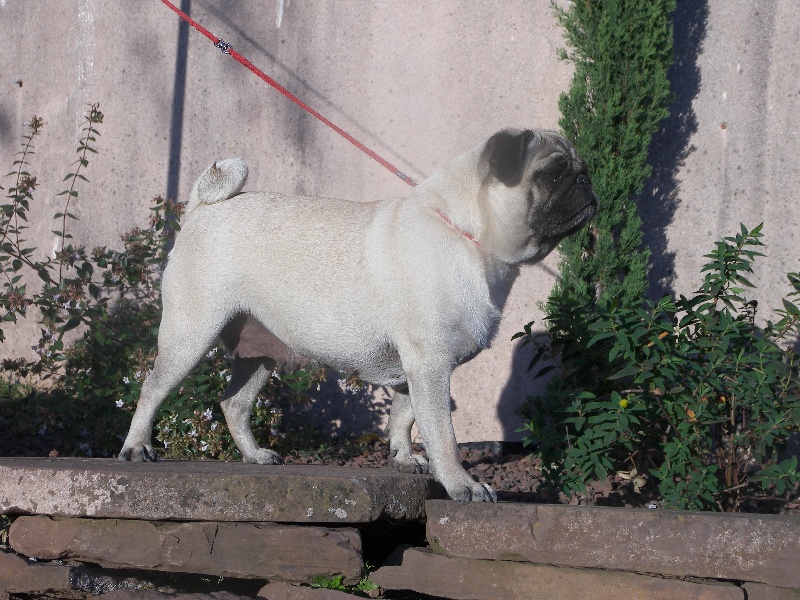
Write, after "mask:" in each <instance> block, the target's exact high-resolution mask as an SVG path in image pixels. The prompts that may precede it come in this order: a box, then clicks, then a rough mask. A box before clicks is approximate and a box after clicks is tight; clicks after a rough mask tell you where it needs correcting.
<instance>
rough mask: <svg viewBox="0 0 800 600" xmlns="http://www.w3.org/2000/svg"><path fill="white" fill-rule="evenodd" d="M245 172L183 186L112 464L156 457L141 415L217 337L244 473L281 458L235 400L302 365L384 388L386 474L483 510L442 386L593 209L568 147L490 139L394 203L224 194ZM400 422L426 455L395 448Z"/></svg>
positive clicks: (399, 444)
mask: <svg viewBox="0 0 800 600" xmlns="http://www.w3.org/2000/svg"><path fill="white" fill-rule="evenodd" d="M246 178H247V166H246V165H245V163H244V162H243V161H242V160H240V159H228V160H223V161H218V162H215V163H214V164H212V165H211V166H210V167H208V169H206V170H205V172H204V173H203V174H202V175H201V176H200V178H199V179H198V180H197V182H196V183H195V185H194V188H193V189H192V192H191V195H190V198H189V202H188V204H187V207H186V214H185V217H184V220H183V223H182V227H181V231H180V233H179V234H178V236H177V238H176V240H175V245H174V248H173V249H172V251H171V253H170V256H169V261H168V265H167V267H166V269H165V271H164V276H163V282H162V292H163V304H164V309H163V316H162V320H161V327H160V330H159V335H158V357H157V358H156V361H155V365H154V368H153V371H152V373H151V374H150V376H149V377H148V378H147V380H146V381H145V382H144V384H143V386H142V392H141V397H140V399H139V403H138V406H137V408H136V413H135V415H134V417H133V422H132V424H131V428H130V431H129V433H128V436H127V439H126V440H125V443H124V446H123V449H122V451H121V453H120V455H119V457H120V459H121V460H135V461H147V460H155V458H156V455H155V453H154V451H153V448H152V446H151V431H152V426H153V420H154V418H155V415H156V412H157V410H158V407H159V406H160V404H161V402H162V401H163V400H164V398H165V396H166V395H167V393H168V392H169V391H170V390H171V389H172V388H173V387H174V386H176V385H177V384H178V383H179V382H180V381H181V379H183V378H184V377H185V376H186V375H187V373H189V371H190V370H191V369H192V368H193V367H194V366H195V365H196V364H197V363H198V361H200V360H201V359H202V357H203V356H204V355H205V354H206V352H207V351H208V350H209V348H210V347H211V346H212V345H213V344H215V343H216V341H217V339H219V338H220V337H221V338H222V339H223V341H224V342H225V343H226V345H227V346H228V348H229V350H230V351H231V356H232V365H231V369H232V377H231V380H230V385H229V387H228V389H227V391H226V392H225V395H224V398H223V401H222V409H223V412H224V414H225V418H226V421H227V423H228V426H229V428H230V431H231V433H232V435H233V438H234V440H235V442H236V444H237V446H238V448H239V450H240V451H241V453H242V456H243V458H244V461H245V462H251V463H261V464H274V463H280V462H281V459H280V457H279V456H278V455H277V454H276V453H275V452H273V451H272V450H269V449H266V448H260V447H259V445H258V443H257V442H256V440H255V438H254V437H253V434H252V432H251V430H250V422H249V418H250V411H251V408H252V404H253V401H254V399H255V397H256V395H257V393H258V391H259V390H260V388H261V387H262V385H263V384H264V383H265V382H266V380H267V379H268V377H269V376H270V373H271V372H272V371H273V369H274V368H276V367H281V366H283V365H285V364H290V365H291V364H293V363H294V364H297V362H298V361H302V360H312V361H316V362H318V363H321V364H324V365H328V366H330V367H331V368H334V369H337V370H340V371H345V372H351V373H357V374H358V377H359V378H361V379H363V380H365V381H368V382H371V383H374V384H377V385H382V386H391V387H392V388H393V389H394V395H393V399H392V407H391V415H390V418H389V430H390V433H389V437H390V445H391V453H392V457H393V465H394V467H395V468H397V469H399V470H401V471H406V472H417V473H424V472H428V471H430V473H432V474H433V476H434V477H435V478H436V480H438V481H439V482H440V483H441V484H442V485H443V486H444V488H445V489H446V491H447V493H448V495H449V496H450V497H451V498H453V499H456V500H476V501H494V500H496V495H495V493H494V492H493V491H492V490H491V488H490V487H489V486H488V485H486V484H484V483H478V482H476V481H474V480H473V479H472V478H471V477H470V476H469V475H468V474H467V472H466V471H465V470H464V468H463V467H462V466H461V464H460V463H459V459H458V451H457V447H456V438H455V434H454V431H453V425H452V419H451V415H450V375H451V372H452V370H453V368H454V367H455V366H456V365H457V364H459V363H460V362H462V361H463V360H465V359H466V358H468V357H470V356H472V355H474V354H475V353H476V352H478V351H480V350H481V349H483V348H486V347H487V346H488V345H489V343H490V341H491V339H492V336H493V335H494V333H495V331H496V329H497V325H498V322H499V320H500V313H501V310H502V308H503V305H504V304H505V301H506V298H507V297H508V294H509V291H510V289H511V285H512V283H513V281H514V279H515V278H516V277H517V275H518V273H519V268H520V265H522V264H532V263H535V262H537V261H539V260H541V259H542V258H544V257H545V256H546V255H547V254H548V253H549V252H550V251H551V250H553V248H555V246H556V245H557V244H558V242H559V241H560V240H561V239H562V238H564V237H565V236H568V235H570V234H572V233H574V232H575V231H577V230H578V229H580V228H581V227H582V226H583V225H584V224H585V223H586V222H587V221H588V220H589V219H591V218H592V217H593V216H594V215H595V213H596V212H597V210H598V200H597V196H596V195H595V193H594V192H593V190H592V187H591V184H590V181H589V176H588V174H587V172H586V166H585V164H584V162H583V161H582V160H581V158H580V157H579V156H578V155H577V154H576V152H575V149H574V148H573V147H572V145H571V144H570V143H569V142H568V141H567V140H566V139H565V138H563V137H562V136H561V135H558V134H556V133H553V132H549V131H531V130H517V129H505V130H502V131H500V132H498V133H496V134H494V135H493V136H491V137H490V138H489V139H488V140H487V141H485V142H483V143H481V144H479V145H478V146H476V147H475V148H473V149H471V150H469V151H468V152H466V153H465V154H462V155H461V156H459V157H457V158H455V159H453V160H452V161H450V162H449V163H448V164H447V165H445V166H444V168H442V169H441V170H440V171H438V172H437V173H435V174H433V175H432V176H431V177H429V178H428V179H426V180H425V181H423V182H422V183H421V184H419V185H418V186H417V187H416V188H414V190H413V191H412V193H411V194H410V196H408V197H406V198H398V199H390V200H379V201H375V202H350V201H345V200H332V199H328V198H316V197H303V196H293V195H286V194H273V193H268V192H245V193H240V192H241V189H242V186H243V185H244V183H245V180H246ZM415 421H416V423H417V425H418V427H419V430H420V433H421V435H422V438H423V441H424V443H425V448H426V451H427V455H428V461H426V460H425V459H424V458H423V457H421V456H419V455H415V454H413V453H412V446H411V426H412V424H413V423H414V422H415Z"/></svg>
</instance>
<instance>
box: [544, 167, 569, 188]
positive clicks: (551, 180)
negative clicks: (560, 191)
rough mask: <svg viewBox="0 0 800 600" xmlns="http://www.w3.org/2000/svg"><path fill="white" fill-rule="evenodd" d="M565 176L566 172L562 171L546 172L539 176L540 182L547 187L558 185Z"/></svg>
mask: <svg viewBox="0 0 800 600" xmlns="http://www.w3.org/2000/svg"><path fill="white" fill-rule="evenodd" d="M563 174H564V172H563V171H560V170H558V171H556V170H553V171H545V172H544V173H540V174H539V181H540V182H541V183H543V184H545V185H548V184H556V183H558V182H559V180H560V179H561V177H562V176H563Z"/></svg>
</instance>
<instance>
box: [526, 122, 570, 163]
mask: <svg viewBox="0 0 800 600" xmlns="http://www.w3.org/2000/svg"><path fill="white" fill-rule="evenodd" d="M566 168H572V169H576V170H581V169H583V168H584V163H583V161H582V160H581V158H580V157H579V156H578V153H577V152H576V151H575V148H574V146H573V145H572V144H571V143H570V142H569V140H567V139H566V138H565V137H564V136H562V135H561V134H558V133H556V132H554V131H541V132H537V134H536V136H534V138H533V139H532V140H531V141H530V143H529V144H528V157H527V169H526V170H547V169H566Z"/></svg>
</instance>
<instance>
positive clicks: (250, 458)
mask: <svg viewBox="0 0 800 600" xmlns="http://www.w3.org/2000/svg"><path fill="white" fill-rule="evenodd" d="M242 462H244V463H253V464H257V465H282V464H283V458H281V455H280V454H278V453H277V452H273V451H272V450H268V449H266V448H259V449H258V452H256V453H255V454H248V455H247V456H243V457H242Z"/></svg>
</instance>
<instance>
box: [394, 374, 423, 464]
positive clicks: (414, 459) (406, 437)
mask: <svg viewBox="0 0 800 600" xmlns="http://www.w3.org/2000/svg"><path fill="white" fill-rule="evenodd" d="M413 424H414V411H413V410H412V408H411V397H410V396H409V395H408V386H405V385H403V386H396V387H395V388H394V395H393V396H392V410H391V412H390V413H389V449H390V451H391V454H392V466H393V467H394V468H395V469H397V470H398V471H400V472H402V473H427V472H428V461H427V460H425V457H424V456H422V455H420V454H413V451H412V448H411V426H412V425H413Z"/></svg>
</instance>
